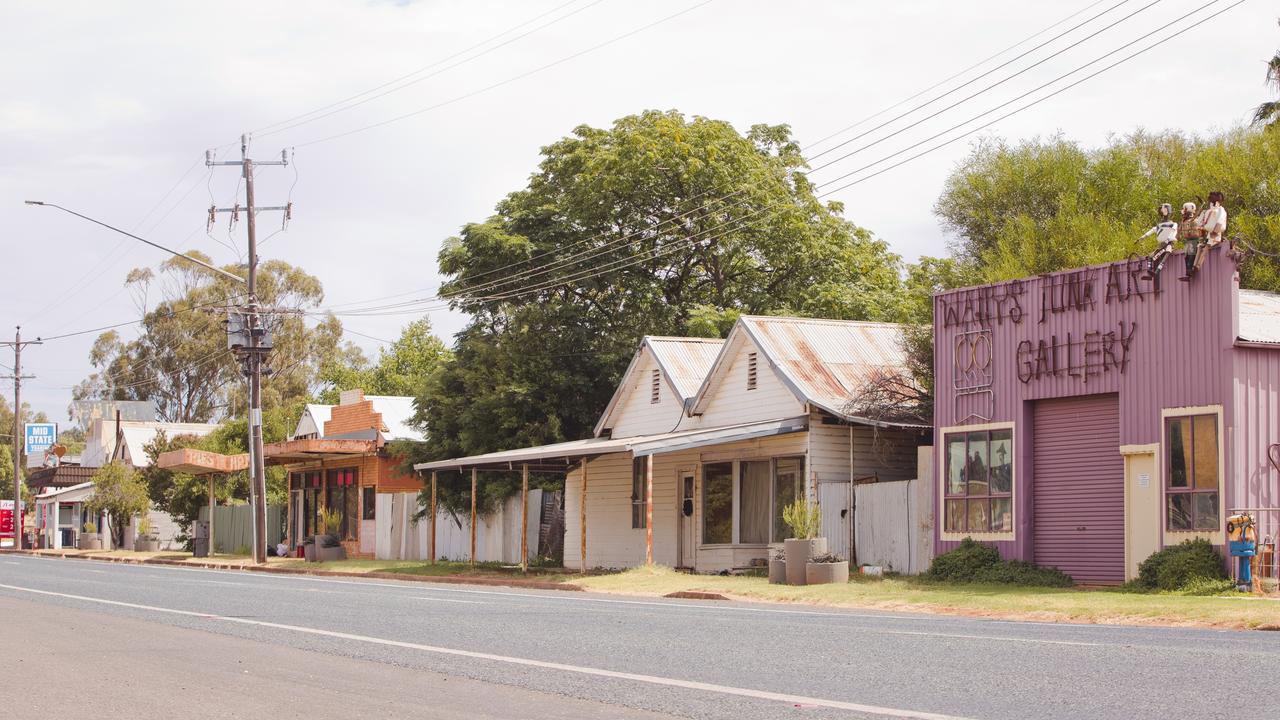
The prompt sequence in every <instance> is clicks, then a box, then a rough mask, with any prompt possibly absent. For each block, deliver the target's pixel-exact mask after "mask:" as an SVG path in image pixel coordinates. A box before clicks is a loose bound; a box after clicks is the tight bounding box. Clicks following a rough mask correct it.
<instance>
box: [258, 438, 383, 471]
mask: <svg viewBox="0 0 1280 720" xmlns="http://www.w3.org/2000/svg"><path fill="white" fill-rule="evenodd" d="M377 451H378V441H377V440H376V439H371V440H370V439H351V438H344V439H333V438H307V439H305V440H285V441H283V442H274V443H270V444H268V445H266V446H265V447H263V449H262V456H263V457H264V458H266V463H267V464H268V465H287V464H291V463H299V462H306V461H308V460H323V459H324V458H326V457H331V456H340V455H367V454H369V453H373V452H377Z"/></svg>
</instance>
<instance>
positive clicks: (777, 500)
mask: <svg viewBox="0 0 1280 720" xmlns="http://www.w3.org/2000/svg"><path fill="white" fill-rule="evenodd" d="M803 468H804V458H778V460H777V472H776V474H775V476H774V480H773V541H774V542H782V541H783V540H786V539H787V538H789V537H791V535H792V533H791V528H789V527H787V524H786V523H785V522H783V521H782V509H783V508H785V507H786V506H788V505H790V504H791V503H793V502H795V501H796V498H798V497H801V496H802V495H803V494H804V484H803V483H804V479H803V478H804V472H803Z"/></svg>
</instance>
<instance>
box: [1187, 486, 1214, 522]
mask: <svg viewBox="0 0 1280 720" xmlns="http://www.w3.org/2000/svg"><path fill="white" fill-rule="evenodd" d="M1192 497H1193V498H1195V501H1194V502H1195V509H1196V529H1197V530H1217V529H1218V493H1216V492H1201V493H1195V494H1194V495H1192Z"/></svg>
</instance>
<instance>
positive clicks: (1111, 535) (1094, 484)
mask: <svg viewBox="0 0 1280 720" xmlns="http://www.w3.org/2000/svg"><path fill="white" fill-rule="evenodd" d="M1034 422H1035V429H1034V432H1035V442H1036V455H1035V463H1034V469H1035V478H1036V481H1035V482H1036V484H1035V492H1034V500H1033V503H1032V505H1033V508H1034V511H1035V522H1034V527H1035V532H1034V538H1035V548H1034V552H1035V562H1036V564H1037V565H1044V566H1046V567H1056V568H1058V569H1060V570H1062V571H1063V572H1065V573H1067V574H1068V575H1070V576H1071V577H1072V578H1074V579H1075V580H1076V582H1079V583H1091V584H1097V583H1121V582H1124V459H1123V458H1122V457H1121V455H1120V450H1119V446H1120V444H1119V442H1118V439H1119V437H1120V404H1119V399H1118V398H1117V397H1116V396H1115V395H1090V396H1086V397H1074V398H1063V399H1055V400H1040V401H1037V402H1036V404H1035V420H1034Z"/></svg>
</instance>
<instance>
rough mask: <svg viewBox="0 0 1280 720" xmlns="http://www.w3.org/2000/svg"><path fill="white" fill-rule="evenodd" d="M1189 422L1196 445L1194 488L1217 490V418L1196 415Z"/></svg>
mask: <svg viewBox="0 0 1280 720" xmlns="http://www.w3.org/2000/svg"><path fill="white" fill-rule="evenodd" d="M1191 422H1192V428H1193V431H1192V433H1191V435H1192V437H1194V438H1195V444H1196V451H1195V454H1194V455H1193V457H1194V458H1195V463H1196V470H1195V486H1196V487H1197V488H1200V489H1203V490H1217V489H1218V418H1217V416H1215V415H1197V416H1195V417H1194V418H1192V421H1191ZM1215 522H1216V521H1215ZM1215 527H1216V525H1215Z"/></svg>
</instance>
